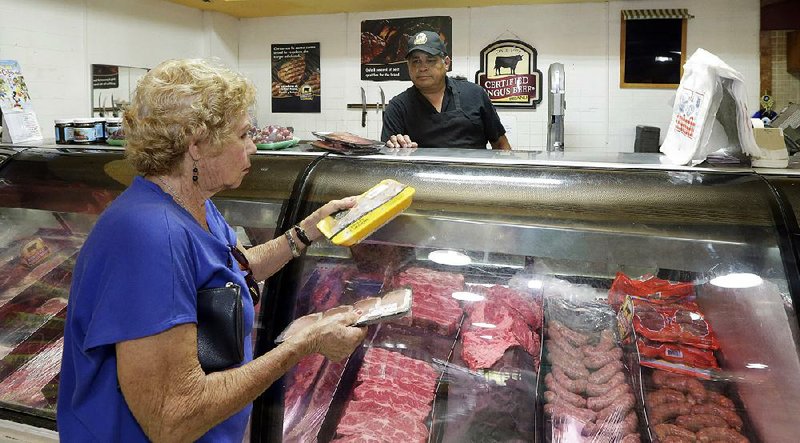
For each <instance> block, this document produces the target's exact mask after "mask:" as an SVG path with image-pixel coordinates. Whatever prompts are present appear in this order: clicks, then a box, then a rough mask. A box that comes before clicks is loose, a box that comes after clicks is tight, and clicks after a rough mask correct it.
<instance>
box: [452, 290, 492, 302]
mask: <svg viewBox="0 0 800 443" xmlns="http://www.w3.org/2000/svg"><path fill="white" fill-rule="evenodd" d="M453 298H454V299H456V300H462V301H483V300H485V299H486V297H484V296H482V295H480V294H476V293H474V292H463V291H459V292H453Z"/></svg>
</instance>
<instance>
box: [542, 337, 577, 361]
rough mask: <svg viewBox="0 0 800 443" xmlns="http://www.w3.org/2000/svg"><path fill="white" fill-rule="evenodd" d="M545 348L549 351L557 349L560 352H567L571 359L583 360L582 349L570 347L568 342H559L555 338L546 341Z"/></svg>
mask: <svg viewBox="0 0 800 443" xmlns="http://www.w3.org/2000/svg"><path fill="white" fill-rule="evenodd" d="M544 346H545V348H546V349H547V350H548V351H549V350H550V349H553V348H557V349H558V350H560V351H563V352H566V353H567V354H569V355H570V357H572V358H575V359H581V358H583V352H581V350H580V349H578V348H576V347H574V346H572V345H570V344H569V343H567V342H563V341H559V340H556V339H554V338H548V339H547V340H545V341H544Z"/></svg>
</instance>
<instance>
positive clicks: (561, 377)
mask: <svg viewBox="0 0 800 443" xmlns="http://www.w3.org/2000/svg"><path fill="white" fill-rule="evenodd" d="M550 373H551V374H553V378H555V379H556V382H558V384H560V385H561V386H563V387H564V388H565V389H566V390H568V391H570V392H574V393H576V394H579V395H582V394H583V393H584V392H586V380H585V379H581V378H579V379H577V380H573V379H571V378H569V376H568V375H567V374H566V373H564V369H562V368H561V367H560V366H553V369H552V370H551V371H550Z"/></svg>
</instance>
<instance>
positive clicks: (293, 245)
mask: <svg viewBox="0 0 800 443" xmlns="http://www.w3.org/2000/svg"><path fill="white" fill-rule="evenodd" d="M283 236H284V237H286V241H288V242H289V250H290V251H291V252H292V257H294V258H297V257H300V249H299V248H298V247H297V243H295V241H294V238H293V237H292V231H291V230H289V231H286V232H284V233H283Z"/></svg>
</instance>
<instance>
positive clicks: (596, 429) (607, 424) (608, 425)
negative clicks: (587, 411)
mask: <svg viewBox="0 0 800 443" xmlns="http://www.w3.org/2000/svg"><path fill="white" fill-rule="evenodd" d="M637 426H639V419H638V417H636V412H633V411H631V412H630V413H629V414H627V415H626V416H625V418H623V419H617V420H604V421H603V420H597V421H596V422H595V423H588V424H587V425H586V426H584V427H583V429H582V430H581V432H582V434H583V435H584V436H587V437H593V438H592V439H591V441H592V442H598V441H610V442H617V441H620V440H621V439H622V436H624V435H630V434H632V433H635V432H636V427H637Z"/></svg>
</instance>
